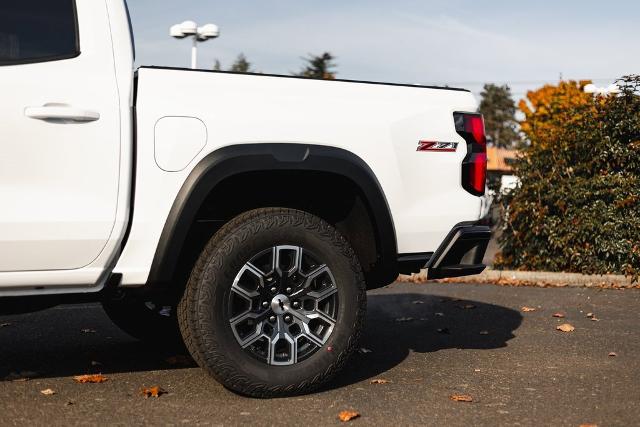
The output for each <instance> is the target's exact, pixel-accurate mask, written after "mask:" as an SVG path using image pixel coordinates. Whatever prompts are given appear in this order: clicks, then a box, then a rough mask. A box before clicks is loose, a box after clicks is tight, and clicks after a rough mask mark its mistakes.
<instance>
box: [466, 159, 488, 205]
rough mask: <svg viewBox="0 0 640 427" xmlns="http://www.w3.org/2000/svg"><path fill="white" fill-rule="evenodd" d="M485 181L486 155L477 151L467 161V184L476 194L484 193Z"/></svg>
mask: <svg viewBox="0 0 640 427" xmlns="http://www.w3.org/2000/svg"><path fill="white" fill-rule="evenodd" d="M486 182H487V155H486V154H485V153H477V154H474V155H473V156H472V159H471V162H469V186H470V187H471V188H473V190H474V192H475V193H477V194H478V195H482V194H484V186H485V183H486Z"/></svg>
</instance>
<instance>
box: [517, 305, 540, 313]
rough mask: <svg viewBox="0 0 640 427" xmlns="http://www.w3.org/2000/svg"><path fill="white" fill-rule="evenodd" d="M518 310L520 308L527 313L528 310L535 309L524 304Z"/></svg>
mask: <svg viewBox="0 0 640 427" xmlns="http://www.w3.org/2000/svg"><path fill="white" fill-rule="evenodd" d="M520 310H522V311H523V312H525V313H528V312H530V311H536V309H535V308H534V307H527V306H526V305H525V306H524V307H522V308H521V309H520Z"/></svg>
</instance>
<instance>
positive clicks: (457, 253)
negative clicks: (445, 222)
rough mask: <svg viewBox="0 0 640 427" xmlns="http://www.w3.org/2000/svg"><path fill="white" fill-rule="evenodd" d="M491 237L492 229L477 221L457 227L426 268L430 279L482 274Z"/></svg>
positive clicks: (430, 258)
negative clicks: (483, 261)
mask: <svg viewBox="0 0 640 427" xmlns="http://www.w3.org/2000/svg"><path fill="white" fill-rule="evenodd" d="M489 239H491V229H490V228H489V227H487V226H485V225H476V224H475V223H461V224H458V225H456V226H455V227H453V229H452V230H451V231H450V232H449V234H448V235H447V237H446V238H445V239H444V241H443V242H442V244H441V245H440V247H438V249H437V250H436V251H435V252H434V254H433V255H432V256H431V257H429V261H427V264H426V265H425V267H424V268H426V269H427V278H428V279H442V278H445V277H459V276H468V275H471V274H478V273H481V272H482V271H483V270H484V269H485V268H486V266H485V265H484V264H482V258H483V257H484V253H485V251H486V250H487V245H488V244H489Z"/></svg>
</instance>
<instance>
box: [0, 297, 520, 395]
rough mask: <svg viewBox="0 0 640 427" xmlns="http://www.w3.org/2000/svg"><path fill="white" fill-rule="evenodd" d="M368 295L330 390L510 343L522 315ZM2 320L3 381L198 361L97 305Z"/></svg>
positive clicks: (452, 302) (470, 304) (464, 303)
mask: <svg viewBox="0 0 640 427" xmlns="http://www.w3.org/2000/svg"><path fill="white" fill-rule="evenodd" d="M368 298H369V299H368V315H367V323H366V325H365V331H364V333H363V336H362V339H361V341H360V344H359V347H360V350H359V351H358V352H357V353H356V354H355V355H354V357H353V358H352V359H351V360H350V361H349V363H348V364H347V366H346V367H345V369H344V370H343V372H341V373H340V374H339V375H338V377H337V379H335V380H334V381H332V382H331V383H330V384H329V385H328V386H327V387H325V389H334V388H338V387H343V386H346V385H349V384H353V383H357V382H360V381H364V380H367V379H371V378H375V377H377V376H380V375H383V374H384V373H385V372H386V371H388V370H389V369H392V368H394V367H395V366H398V365H400V364H401V363H402V362H403V361H404V360H405V359H406V358H407V356H408V355H409V354H410V352H414V353H430V352H436V351H438V350H444V349H449V348H457V349H494V348H501V347H505V346H506V345H507V341H509V340H510V339H511V338H513V337H514V335H513V332H514V331H515V330H516V329H517V328H518V327H519V325H520V323H521V321H522V316H521V315H520V313H518V312H517V311H514V310H511V309H509V308H506V307H501V306H497V305H492V304H486V303H481V302H477V301H468V300H457V299H452V298H448V297H441V296H434V295H428V294H417V293H416V294H414V293H399V294H388V293H386V294H375V293H373V294H370V295H369V297H368ZM0 325H2V326H0V381H15V380H18V381H21V380H24V379H28V378H54V377H68V376H73V375H82V374H87V373H103V374H105V375H108V374H116V373H130V372H146V371H157V370H168V369H183V368H195V367H196V364H195V363H194V362H193V360H191V358H190V357H188V356H184V354H186V352H185V350H184V349H178V350H176V349H175V348H161V347H160V348H157V347H151V346H148V345H146V344H144V343H142V342H139V341H136V340H134V339H132V338H130V337H129V336H128V335H126V334H124V333H123V332H121V331H120V330H119V329H118V328H117V327H116V326H115V325H113V324H112V323H111V321H110V320H109V319H108V317H107V316H106V315H105V313H104V312H103V311H102V308H101V307H100V306H99V305H97V304H88V305H82V306H60V307H56V308H53V309H49V310H46V311H41V312H37V313H31V314H23V315H13V316H0ZM425 369H427V367H425Z"/></svg>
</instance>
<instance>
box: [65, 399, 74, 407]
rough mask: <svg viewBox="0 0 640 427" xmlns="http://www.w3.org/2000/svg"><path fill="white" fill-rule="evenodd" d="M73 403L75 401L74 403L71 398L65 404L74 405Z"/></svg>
mask: <svg viewBox="0 0 640 427" xmlns="http://www.w3.org/2000/svg"><path fill="white" fill-rule="evenodd" d="M73 404H74V403H73V402H72V401H71V400H69V401H67V403H65V406H71V405H73Z"/></svg>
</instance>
